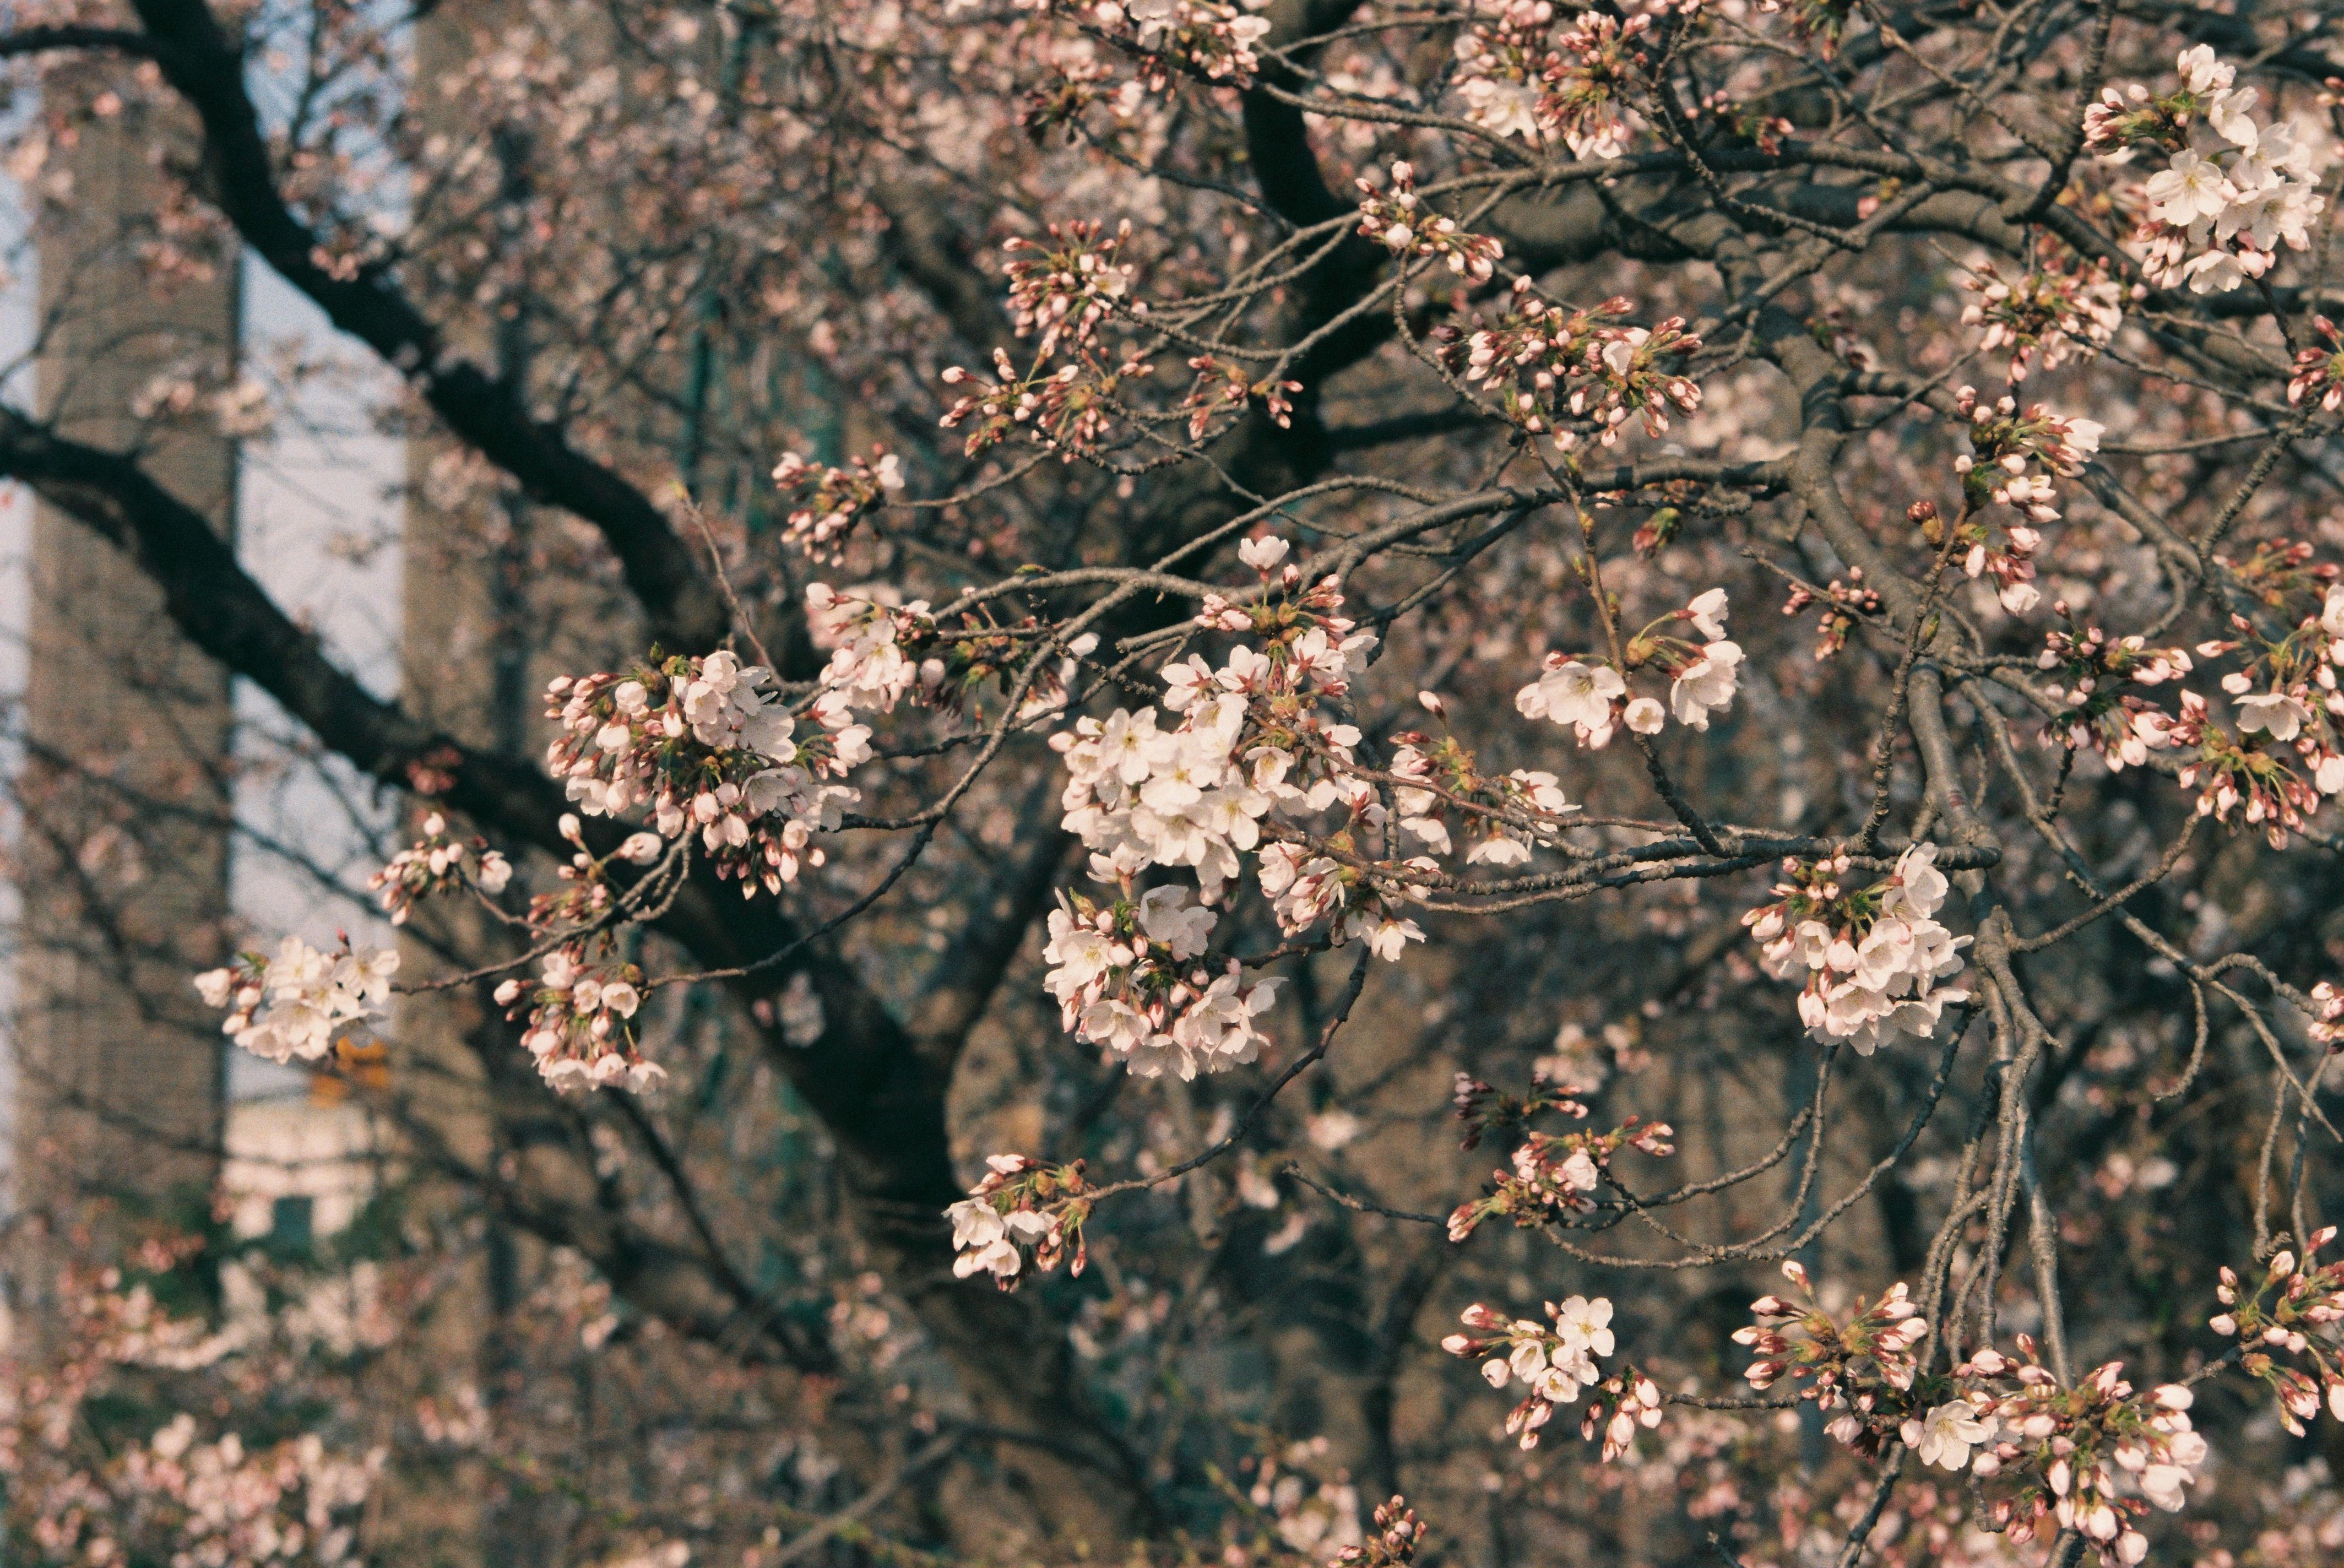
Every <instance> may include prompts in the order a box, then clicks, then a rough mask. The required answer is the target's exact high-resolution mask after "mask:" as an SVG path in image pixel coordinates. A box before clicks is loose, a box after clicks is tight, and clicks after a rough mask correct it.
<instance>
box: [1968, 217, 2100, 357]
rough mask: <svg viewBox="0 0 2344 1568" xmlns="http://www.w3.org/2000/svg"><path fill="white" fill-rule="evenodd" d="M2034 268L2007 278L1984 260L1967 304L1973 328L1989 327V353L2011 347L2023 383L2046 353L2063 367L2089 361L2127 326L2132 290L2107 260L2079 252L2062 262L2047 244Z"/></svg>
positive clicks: (1983, 345)
mask: <svg viewBox="0 0 2344 1568" xmlns="http://www.w3.org/2000/svg"><path fill="white" fill-rule="evenodd" d="M2044 250H2045V255H2044V256H2043V257H2042V258H2041V259H2040V260H2038V261H2037V263H2036V266H2035V267H2034V268H2032V269H2031V270H2029V271H2026V272H2024V273H2021V274H2020V275H2019V276H2018V277H2017V278H2004V277H2003V276H2002V274H2001V272H2000V271H1999V270H1997V269H1996V268H1995V265H1994V263H1993V262H1991V261H1980V262H1978V263H1977V264H1976V265H1975V267H1973V268H1971V270H1970V275H1969V277H1968V278H1966V279H1965V282H1964V286H1965V288H1968V289H1969V290H1970V291H1971V292H1973V293H1974V294H1975V295H1976V296H1977V298H1975V299H1973V300H1971V301H1970V303H1969V304H1968V305H1966V306H1965V307H1964V308H1963V309H1962V322H1963V324H1964V325H1965V326H1970V327H1975V326H1984V327H1985V336H1984V337H1983V338H1981V339H1979V341H1978V349H1979V351H1980V352H1981V353H1986V354H1991V353H1994V352H1995V350H1997V349H2007V350H2008V351H2009V353H2010V379H2012V380H2013V381H2023V380H2025V379H2026V377H2027V374H2028V372H2029V371H2030V370H2032V369H2034V368H2035V364H2036V359H2037V358H2038V357H2039V358H2040V359H2041V361H2042V368H2043V369H2046V370H2056V369H2058V368H2059V367H2060V366H2061V365H2063V364H2065V363H2066V362H2067V360H2069V359H2090V358H2091V357H2092V356H2093V355H2095V354H2096V353H2097V352H2098V351H2099V349H2100V348H2101V346H2102V345H2104V344H2106V343H2108V342H2110V341H2111V340H2113V339H2115V337H2116V335H2117V328H2119V327H2121V326H2122V325H2124V289H2123V287H2122V285H2120V284H2118V283H2117V282H2116V280H2114V279H2113V278H2109V277H2108V276H2107V269H2106V268H2103V267H2102V266H2101V265H2100V263H2099V262H2098V261H2096V260H2094V259H2092V258H2076V260H2075V261H2074V262H2072V263H2071V264H2069V265H2066V266H2062V265H2060V263H2059V261H2058V259H2057V256H2056V251H2054V250H2053V249H2052V248H2051V247H2050V246H2049V245H2048V244H2046V246H2045V247H2044Z"/></svg>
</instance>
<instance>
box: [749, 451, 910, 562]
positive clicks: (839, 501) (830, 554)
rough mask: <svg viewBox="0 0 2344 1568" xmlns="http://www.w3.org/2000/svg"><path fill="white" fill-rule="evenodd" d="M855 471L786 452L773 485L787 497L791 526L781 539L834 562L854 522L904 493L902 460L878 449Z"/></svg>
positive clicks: (857, 462) (860, 460)
mask: <svg viewBox="0 0 2344 1568" xmlns="http://www.w3.org/2000/svg"><path fill="white" fill-rule="evenodd" d="M853 462H854V466H853V467H852V468H845V469H840V468H832V467H830V466H828V465H827V464H813V463H809V462H807V461H806V460H805V459H803V458H802V457H800V456H799V455H798V454H797V453H795V452H783V454H782V460H781V461H780V462H779V463H777V464H776V465H774V468H773V483H774V485H775V486H776V487H777V488H778V489H779V490H780V491H781V492H782V493H783V495H784V496H786V497H788V498H789V501H790V503H791V510H790V517H789V522H788V524H787V525H786V527H785V528H784V529H783V533H782V537H783V538H784V539H786V540H788V541H790V542H791V543H792V544H794V545H796V546H797V547H798V548H799V549H800V550H803V551H805V552H806V554H807V555H808V556H809V557H811V558H812V559H813V560H815V561H835V560H837V559H838V557H839V554H840V551H841V547H842V546H843V545H844V541H845V539H846V536H847V534H848V533H849V532H851V531H853V530H854V524H855V522H856V521H858V520H860V519H861V518H864V517H865V516H868V515H870V514H872V513H874V512H876V511H879V509H880V508H882V507H884V506H885V505H886V504H887V498H888V497H890V496H893V495H897V494H900V493H901V492H902V491H903V489H904V460H903V459H901V458H899V457H897V456H896V455H895V454H894V452H891V451H889V450H886V449H885V448H884V447H877V446H874V447H873V448H872V449H871V456H870V457H869V458H867V459H866V458H859V457H858V458H855V459H854V460H853Z"/></svg>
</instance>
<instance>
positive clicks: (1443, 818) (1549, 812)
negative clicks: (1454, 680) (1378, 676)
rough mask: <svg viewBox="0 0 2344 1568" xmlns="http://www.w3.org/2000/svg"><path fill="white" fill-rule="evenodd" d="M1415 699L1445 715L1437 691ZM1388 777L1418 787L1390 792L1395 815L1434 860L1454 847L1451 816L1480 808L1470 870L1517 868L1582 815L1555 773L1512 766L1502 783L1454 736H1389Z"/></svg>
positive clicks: (1467, 856)
mask: <svg viewBox="0 0 2344 1568" xmlns="http://www.w3.org/2000/svg"><path fill="white" fill-rule="evenodd" d="M1418 700H1419V701H1420V702H1421V703H1424V705H1425V706H1426V707H1427V708H1428V709H1430V710H1431V711H1432V712H1434V713H1441V712H1443V711H1444V709H1445V704H1444V703H1442V702H1441V700H1440V698H1439V697H1438V696H1437V695H1435V694H1434V693H1430V692H1424V693H1418ZM1391 747H1392V753H1391V767H1390V772H1391V776H1392V777H1393V778H1394V779H1395V780H1413V781H1418V782H1417V783H1416V784H1399V785H1398V787H1396V788H1395V789H1394V790H1393V792H1392V810H1393V812H1394V814H1395V815H1396V817H1397V820H1398V821H1399V826H1400V829H1401V831H1402V832H1404V833H1406V834H1408V835H1409V836H1410V837H1411V838H1414V839H1416V840H1417V841H1419V842H1420V843H1421V844H1423V845H1425V846H1426V847H1427V848H1429V849H1430V850H1431V851H1432V852H1433V853H1434V854H1436V855H1447V854H1450V852H1451V851H1452V850H1453V849H1454V848H1455V847H1456V846H1455V844H1454V843H1453V841H1452V840H1451V839H1450V833H1449V815H1450V811H1451V810H1452V809H1454V810H1456V811H1457V813H1458V814H1460V816H1462V815H1466V814H1469V810H1470V808H1471V807H1476V806H1478V807H1480V809H1481V810H1482V811H1486V812H1487V813H1488V814H1487V815H1480V814H1474V817H1473V820H1474V822H1475V824H1476V827H1475V831H1474V835H1473V845H1472V847H1471V848H1470V849H1468V850H1467V851H1466V852H1465V863H1466V864H1467V865H1521V863H1522V862H1524V861H1526V860H1528V859H1529V858H1530V857H1531V845H1534V844H1547V843H1550V842H1551V841H1552V839H1553V838H1554V836H1555V834H1556V832H1557V830H1558V829H1559V828H1560V827H1561V824H1562V823H1563V821H1564V819H1566V818H1567V817H1569V816H1570V815H1571V814H1572V813H1574V812H1576V811H1578V810H1579V807H1577V806H1575V805H1573V804H1571V803H1570V802H1569V801H1568V800H1565V799H1564V798H1563V794H1562V785H1561V781H1559V780H1558V779H1557V778H1556V777H1555V776H1554V774H1551V773H1542V772H1540V771H1537V770H1535V769H1531V768H1515V769H1513V770H1512V771H1511V772H1510V773H1509V774H1506V775H1505V776H1504V777H1503V778H1488V777H1485V776H1483V775H1482V774H1481V773H1480V769H1479V768H1478V767H1476V766H1475V764H1474V758H1473V754H1472V753H1471V752H1470V751H1468V750H1467V749H1466V748H1465V747H1464V746H1463V745H1462V744H1460V743H1459V742H1458V741H1457V739H1456V737H1454V736H1453V735H1443V736H1442V737H1440V739H1439V740H1434V739H1433V738H1432V737H1430V736H1429V735H1426V734H1424V733H1420V732H1419V731H1416V730H1402V731H1400V732H1399V733H1397V734H1395V735H1393V736H1392V737H1391ZM1420 785H1421V786H1423V787H1420Z"/></svg>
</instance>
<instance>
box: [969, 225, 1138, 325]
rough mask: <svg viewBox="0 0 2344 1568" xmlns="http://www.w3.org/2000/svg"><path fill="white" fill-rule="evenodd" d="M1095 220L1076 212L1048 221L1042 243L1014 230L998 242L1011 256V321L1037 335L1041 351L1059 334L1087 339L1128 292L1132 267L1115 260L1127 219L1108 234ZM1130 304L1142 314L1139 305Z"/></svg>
mask: <svg viewBox="0 0 2344 1568" xmlns="http://www.w3.org/2000/svg"><path fill="white" fill-rule="evenodd" d="M1129 238H1131V220H1130V219H1129V218H1125V219H1124V220H1123V221H1122V222H1121V223H1120V224H1118V225H1117V226H1116V230H1115V232H1114V233H1113V234H1112V235H1109V234H1107V233H1106V225H1105V224H1103V223H1100V222H1098V221H1097V220H1096V219H1093V218H1086V217H1076V218H1070V219H1068V220H1067V221H1066V222H1065V223H1054V224H1051V225H1050V226H1049V239H1048V240H1047V241H1043V240H1038V239H1027V238H1024V237H1022V236H1018V235H1012V236H1011V237H1010V238H1007V239H1005V240H1003V241H1002V242H1001V250H1002V254H1003V255H1004V256H1005V257H1007V258H1010V259H1009V260H1008V261H1007V263H1006V264H1005V266H1004V268H1003V272H1004V275H1005V278H1006V279H1007V281H1008V284H1009V314H1010V319H1011V322H1012V324H1013V326H1014V327H1015V329H1016V332H1017V335H1018V336H1019V337H1020V338H1025V337H1030V336H1033V335H1035V334H1036V333H1038V334H1040V342H1039V345H1038V347H1039V349H1040V351H1041V352H1042V353H1043V354H1045V355H1047V354H1049V353H1051V352H1053V351H1054V350H1056V348H1057V347H1058V344H1059V342H1060V340H1061V339H1064V340H1066V342H1068V343H1071V344H1086V343H1089V342H1091V341H1092V340H1093V339H1095V338H1096V336H1097V333H1098V328H1099V324H1100V323H1101V322H1103V321H1105V320H1106V319H1107V318H1108V317H1110V316H1112V315H1113V314H1114V313H1115V311H1116V309H1117V303H1116V302H1117V301H1119V300H1121V299H1122V298H1124V297H1125V296H1126V295H1127V294H1128V293H1130V292H1131V280H1132V278H1133V277H1134V275H1135V271H1136V269H1135V268H1133V267H1132V265H1131V264H1130V263H1129V262H1127V261H1118V260H1117V259H1116V252H1117V251H1119V250H1121V249H1122V248H1123V244H1124V242H1125V241H1126V240H1127V239H1129ZM1133 309H1135V310H1137V312H1138V313H1139V314H1143V315H1144V314H1146V310H1145V308H1144V307H1142V306H1135V307H1133Z"/></svg>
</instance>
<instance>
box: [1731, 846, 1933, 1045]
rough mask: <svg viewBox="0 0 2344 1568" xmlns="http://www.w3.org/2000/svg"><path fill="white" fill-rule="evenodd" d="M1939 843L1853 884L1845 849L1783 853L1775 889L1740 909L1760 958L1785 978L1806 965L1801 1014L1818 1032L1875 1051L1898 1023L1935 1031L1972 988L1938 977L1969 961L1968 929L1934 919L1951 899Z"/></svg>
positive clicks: (1900, 1028) (1909, 852) (1915, 849)
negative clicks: (1798, 855) (1772, 897)
mask: <svg viewBox="0 0 2344 1568" xmlns="http://www.w3.org/2000/svg"><path fill="white" fill-rule="evenodd" d="M1936 860H1937V846H1936V845H1934V844H1916V845H1912V846H1911V847H1910V848H1908V849H1906V850H1905V851H1904V854H1903V855H1899V856H1897V859H1896V866H1895V869H1894V871H1892V872H1891V873H1890V874H1889V875H1887V876H1886V877H1885V878H1884V879H1883V880H1881V881H1878V882H1874V883H1871V884H1869V885H1865V886H1863V887H1851V886H1849V885H1847V883H1846V881H1845V878H1846V877H1847V875H1848V873H1849V872H1850V870H1851V869H1853V867H1852V865H1851V863H1850V861H1849V860H1848V857H1847V856H1846V855H1837V856H1834V857H1832V858H1829V859H1824V860H1814V861H1799V860H1786V861H1784V862H1783V875H1784V880H1783V881H1782V882H1780V883H1778V884H1776V885H1775V887H1774V892H1775V894H1776V895H1778V896H1777V898H1776V901H1775V902H1774V903H1772V904H1766V905H1760V906H1759V907H1758V908H1755V909H1753V910H1751V911H1750V912H1749V913H1747V914H1745V915H1744V916H1743V917H1742V922H1743V925H1745V926H1749V927H1750V935H1751V936H1752V938H1753V939H1754V940H1755V941H1756V942H1758V943H1759V945H1760V948H1759V951H1760V964H1761V966H1763V968H1764V969H1765V971H1766V972H1767V973H1768V974H1769V975H1772V976H1774V978H1776V979H1778V980H1787V979H1789V978H1791V977H1792V976H1793V975H1796V974H1799V973H1800V972H1802V971H1804V972H1805V974H1806V976H1807V980H1806V986H1805V988H1804V989H1803V990H1802V991H1801V992H1800V993H1799V1017H1800V1019H1801V1021H1803V1023H1804V1024H1805V1025H1806V1026H1807V1032H1808V1034H1809V1035H1811V1036H1812V1037H1814V1038H1815V1039H1816V1040H1819V1041H1825V1042H1829V1041H1834V1040H1845V1041H1847V1042H1848V1043H1849V1044H1851V1045H1853V1046H1854V1047H1855V1048H1856V1050H1857V1051H1858V1052H1860V1053H1862V1054H1863V1055H1864V1056H1870V1055H1871V1054H1872V1053H1873V1052H1874V1051H1875V1050H1877V1049H1878V1048H1879V1047H1880V1043H1881V1041H1882V1040H1884V1039H1885V1038H1888V1037H1892V1036H1894V1035H1895V1034H1897V1033H1899V1032H1902V1033H1905V1034H1911V1035H1917V1036H1920V1037H1923V1038H1926V1037H1928V1036H1930V1035H1932V1034H1935V1032H1936V1028H1937V1022H1938V1019H1939V1017H1941V1016H1942V1015H1943V1014H1944V1012H1945V1007H1946V1006H1947V1004H1949V1003H1953V1004H1958V1003H1962V1002H1966V1001H1968V1000H1969V993H1968V992H1967V991H1964V990H1959V989H1955V988H1952V987H1947V986H1941V985H1940V984H1939V982H1940V981H1943V980H1945V979H1949V978H1951V977H1952V976H1955V975H1958V974H1960V973H1961V970H1962V956H1961V952H1962V949H1963V948H1965V947H1966V946H1969V942H1970V939H1969V938H1968V937H1966V936H1958V937H1957V936H1954V935H1953V934H1952V933H1951V932H1949V931H1947V930H1946V929H1945V927H1944V926H1941V925H1939V924H1938V923H1937V922H1936V920H1935V918H1933V917H1934V916H1935V914H1936V912H1937V906H1938V905H1941V904H1942V903H1944V902H1945V894H1946V891H1947V884H1946V881H1945V873H1944V872H1942V871H1939V870H1938V869H1937V865H1936Z"/></svg>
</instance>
